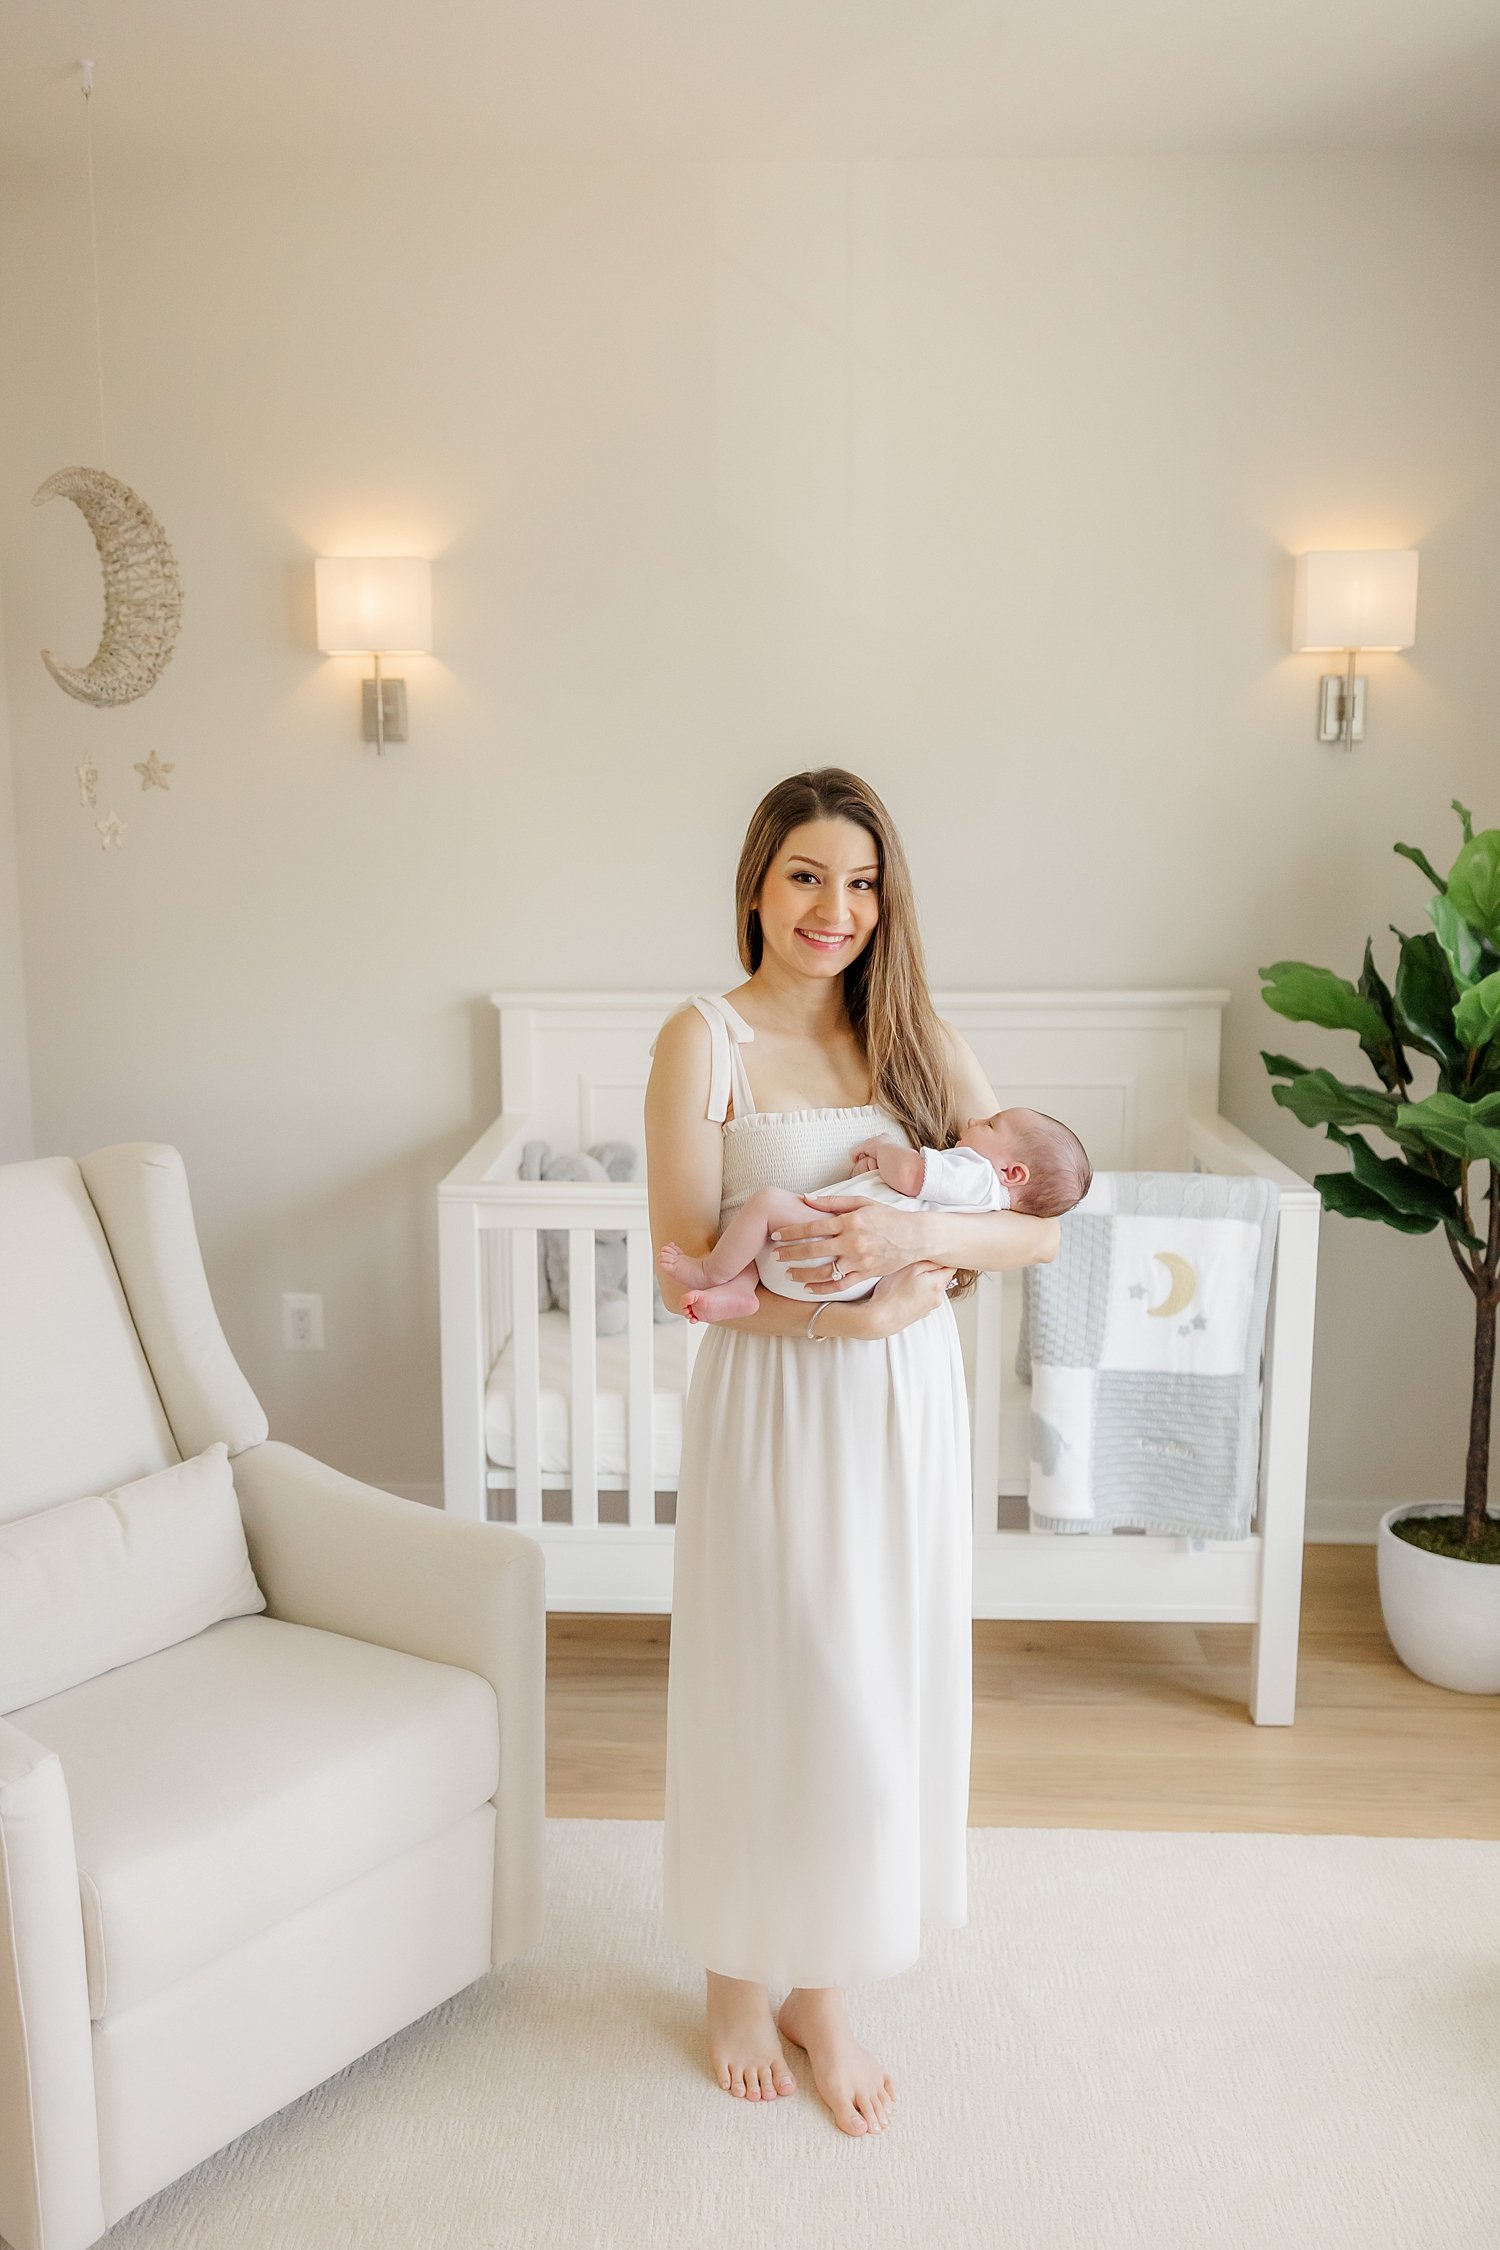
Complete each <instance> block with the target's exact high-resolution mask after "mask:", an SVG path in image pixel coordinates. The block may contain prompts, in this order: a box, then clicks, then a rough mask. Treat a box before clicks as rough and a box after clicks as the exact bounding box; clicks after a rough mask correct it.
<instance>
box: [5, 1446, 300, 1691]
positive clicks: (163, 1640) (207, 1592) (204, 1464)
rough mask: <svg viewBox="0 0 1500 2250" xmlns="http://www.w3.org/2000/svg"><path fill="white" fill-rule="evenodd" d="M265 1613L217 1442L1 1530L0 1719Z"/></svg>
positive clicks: (225, 1453)
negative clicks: (226, 1622)
mask: <svg viewBox="0 0 1500 2250" xmlns="http://www.w3.org/2000/svg"><path fill="white" fill-rule="evenodd" d="M265 1606H266V1597H265V1595H264V1594H263V1593H262V1592H261V1590H260V1588H259V1586H258V1585H257V1584H256V1582H255V1573H254V1571H253V1570H252V1569H251V1568H250V1557H249V1554H248V1552H247V1551H246V1547H245V1530H244V1526H243V1524H242V1523H241V1522H240V1506H239V1501H238V1500H237V1499H236V1498H235V1491H234V1479H233V1477H232V1476H231V1474H230V1470H229V1448H228V1447H227V1446H226V1445H225V1444H224V1443H223V1442H222V1441H221V1442H220V1443H219V1444H217V1445H211V1446H210V1447H209V1448H208V1450H207V1452H205V1453H200V1454H199V1455H198V1456H197V1458H196V1459H195V1460H192V1461H179V1462H177V1463H175V1464H174V1466H173V1467H171V1468H170V1469H158V1470H157V1471H156V1473H155V1475H154V1476H148V1477H138V1478H136V1479H135V1480H134V1481H133V1482H132V1483H130V1484H122V1485H119V1486H117V1487H116V1488H115V1490H114V1491H112V1492H102V1493H97V1494H95V1495H93V1496H92V1497H91V1498H89V1499H84V1500H65V1501H63V1502H62V1503H61V1504H60V1505H58V1506H57V1507H53V1508H44V1509H42V1510H41V1512H40V1513H39V1514H37V1515H34V1516H21V1517H18V1518H17V1519H16V1520H15V1521H14V1522H11V1523H0V1713H4V1712H6V1711H14V1710H17V1709H18V1708H19V1707H20V1706H21V1705H22V1704H26V1703H38V1702H40V1701H41V1699H42V1698H43V1697H44V1696H52V1695H58V1694H60V1693H61V1692H62V1691H63V1689H65V1688H70V1687H76V1686H77V1685H78V1683H79V1681H80V1680H91V1679H93V1678H94V1677H95V1676H96V1674H98V1673H100V1672H108V1671H110V1670H112V1669H113V1667H114V1666H115V1665H117V1664H129V1663H131V1662H132V1661H133V1660H134V1659H135V1658H136V1657H139V1656H151V1655H154V1654H155V1652H156V1650H157V1649H160V1648H166V1647H168V1646H169V1645H170V1644H171V1643H172V1642H173V1641H185V1640H186V1639H187V1638H188V1637H189V1635H190V1634H193V1633H201V1632H202V1631H203V1630H204V1628H205V1626H208V1625H215V1624H217V1623H218V1621H219V1619H220V1618H223V1617H244V1616H246V1615H247V1614H248V1613H249V1612H251V1611H252V1610H260V1609H264V1608H265Z"/></svg>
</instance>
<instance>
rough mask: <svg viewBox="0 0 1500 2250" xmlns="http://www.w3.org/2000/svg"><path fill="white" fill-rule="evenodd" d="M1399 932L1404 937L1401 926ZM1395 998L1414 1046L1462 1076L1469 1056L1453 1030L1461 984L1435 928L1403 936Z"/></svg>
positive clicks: (1397, 1013) (1450, 1072) (1400, 1015)
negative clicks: (1450, 966) (1455, 981)
mask: <svg viewBox="0 0 1500 2250" xmlns="http://www.w3.org/2000/svg"><path fill="white" fill-rule="evenodd" d="M1396 935H1397V936H1398V937H1401V933H1400V931H1399V930H1398V931H1397V932H1396ZM1395 999H1396V1015H1397V1019H1398V1020H1399V1022H1400V1023H1401V1025H1402V1027H1403V1029H1404V1031H1405V1033H1406V1036H1407V1038H1408V1040H1409V1041H1410V1043H1411V1044H1412V1046H1414V1047H1420V1048H1421V1050H1422V1052H1423V1053H1424V1054H1426V1055H1431V1056H1432V1058H1433V1060H1434V1061H1435V1062H1438V1063H1441V1065H1442V1067H1443V1069H1444V1070H1445V1071H1447V1072H1448V1073H1449V1075H1450V1076H1451V1077H1455V1078H1456V1077H1458V1076H1460V1075H1461V1073H1462V1071H1463V1067H1464V1062H1465V1059H1466V1058H1465V1055H1464V1051H1463V1049H1462V1048H1461V1047H1460V1046H1459V1044H1458V1040H1457V1038H1456V1037H1455V1036H1454V1031H1453V1011H1454V1009H1455V1008H1456V1007H1457V1005H1458V986H1457V985H1456V984H1455V983H1454V981H1453V971H1452V970H1451V969H1450V968H1449V966H1448V956H1447V954H1446V953H1445V952H1444V951H1443V949H1442V947H1441V945H1439V943H1438V941H1437V937H1436V935H1435V933H1434V932H1432V931H1430V930H1424V931H1423V932H1422V933H1421V935H1420V936H1418V937H1402V938H1401V961H1400V965H1399V967H1398V968H1397V970H1396V994H1395Z"/></svg>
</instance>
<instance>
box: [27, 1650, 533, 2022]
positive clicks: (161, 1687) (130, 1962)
mask: <svg viewBox="0 0 1500 2250" xmlns="http://www.w3.org/2000/svg"><path fill="white" fill-rule="evenodd" d="M15 1723H16V1725H17V1726H19V1727H22V1728H24V1730H25V1732H26V1734H27V1735H28V1736H29V1737H31V1738H32V1739H33V1740H34V1741H36V1742H39V1743H42V1744H44V1745H46V1746H47V1747H48V1748H50V1749H53V1750H55V1751H56V1752H57V1754H58V1757H59V1758H60V1759H61V1761H62V1767H63V1772H64V1774H65V1776H66V1778H67V1785H68V1795H69V1797H70V1799H71V1801H72V1808H73V1828H74V1836H75V1840H76V1846H77V1857H78V1869H79V1886H80V1890H81V1893H82V1903H83V1929H84V1949H85V1955H86V1960H87V1968H88V1985H89V2007H90V2013H91V2014H92V2016H93V2018H94V2020H95V2021H96V2022H99V2021H102V2020H103V2019H104V2017H105V2016H106V2014H108V2015H110V2016H114V2015H117V2014H119V2013H120V2011H122V2010H123V2009H126V2008H128V2007H130V2006H132V2005H133V2004H134V2003H135V2002H136V2001H138V2000H141V1999H144V1998H146V1997H147V1996H148V1995H149V1994H151V1993H154V1992H158V1991H160V1990H162V1989H163V1987H165V1986H166V1985H168V1984H170V1983H172V1982H173V1981H174V1980H175V1979H176V1978H178V1977H181V1976H186V1975H187V1974H188V1973H189V1972H190V1971H191V1970H194V1969H197V1968H199V1967H201V1966H202V1965H203V1964H204V1963H205V1962H207V1961H211V1960H214V1959H216V1958H217V1957H218V1956H219V1955H220V1954H223V1953H227V1952H228V1951H229V1950H230V1948H231V1947H234V1946H237V1945H241V1944H243V1943H244V1942H245V1941H246V1940H247V1939H249V1938H252V1937H254V1936H256V1935H257V1934H258V1933H259V1932H261V1931H263V1930H266V1929H269V1928H270V1927H271V1926H272V1925H273V1924H275V1923H277V1922H280V1921H281V1920H282V1919H283V1918H284V1917H285V1916H287V1915H290V1914H294V1913H296V1912H297V1911H298V1909H299V1908H301V1907H304V1906H307V1905H310V1904H311V1903H312V1902H313V1901H314V1900H317V1899H320V1898H322V1897H324V1896H325V1895H326V1894H327V1893H329V1892H330V1891H333V1890H336V1889H337V1888H338V1887H339V1886H340V1885H342V1884H344V1883H347V1882H349V1881H351V1880H352V1879H353V1878H354V1877H356V1876H359V1875H363V1874H365V1873H366V1872H367V1871H369V1870H370V1869H372V1868H375V1867H378V1866H380V1865H381V1864H382V1863H383V1862H385V1861H387V1860H390V1859H394V1858H395V1857H396V1856H397V1855H398V1854H399V1853H402V1852H405V1851H407V1850H409V1849H411V1848H412V1847H413V1846H414V1845H417V1844H420V1843H423V1842H425V1841H426V1840H428V1839H429V1838H431V1837H433V1836H436V1835H437V1834H439V1833H440V1832H441V1831H442V1830H444V1829H446V1828H448V1827H450V1826H451V1825H452V1824H453V1823H454V1822H455V1821H458V1820H461V1819H463V1818H464V1817H465V1815H467V1814H469V1813H471V1812H473V1811H474V1810H475V1808H476V1807H477V1806H479V1805H482V1804H484V1803H485V1801H486V1800H487V1799H488V1798H490V1797H492V1796H493V1795H494V1792H495V1789H496V1785H497V1782H498V1777H499V1755H500V1753H499V1725H498V1715H497V1711H496V1704H495V1693H494V1689H493V1688H492V1687H491V1686H490V1684H489V1682H488V1681H487V1680H483V1679H481V1678H480V1677H479V1676H478V1674H477V1673H474V1672H468V1671H464V1670H461V1669H460V1668H459V1667H458V1666H456V1665H450V1664H435V1663H431V1662H429V1661H427V1660H426V1659H425V1658H422V1657H415V1656H406V1655H403V1654H401V1653H400V1652H399V1651H397V1650H394V1649H389V1648H380V1647H377V1646H375V1645H374V1644H372V1643H370V1642H367V1641H358V1640H351V1639H348V1638H346V1637H345V1636H344V1635H343V1634H340V1633H327V1632H322V1631H320V1630H318V1629H316V1628H314V1627H310V1626H306V1625H292V1624H287V1623H285V1622H284V1621H283V1620H281V1619H279V1618H273V1617H266V1616H251V1617H237V1618H230V1619H226V1620H225V1621H224V1622H222V1623H220V1624H217V1625H211V1626H209V1627H208V1629H207V1630H206V1631H205V1632H201V1633H198V1634H195V1635H194V1637H193V1638H192V1639H191V1640H185V1641H179V1642H177V1643H176V1644H175V1645H174V1646H173V1647H171V1648H165V1649H162V1650H160V1651H159V1652H158V1653H157V1654H155V1655H153V1656H147V1657H143V1658H141V1659H140V1661H139V1662H138V1663H134V1664H126V1665H122V1666H120V1667H119V1668H118V1669H117V1670H115V1671H112V1672H106V1673H103V1674H101V1675H100V1677H98V1678H97V1679H92V1680H87V1681H85V1682H83V1683H82V1684H81V1685H80V1686H78V1687H74V1688H69V1689H68V1690H67V1692H66V1693H65V1694H62V1695H54V1696H51V1697H49V1698H48V1699H47V1700H45V1701H44V1702H40V1703H34V1704H31V1705H29V1706H28V1707H27V1708H26V1709H25V1710H24V1711H20V1712H18V1713H17V1714H16V1719H15Z"/></svg>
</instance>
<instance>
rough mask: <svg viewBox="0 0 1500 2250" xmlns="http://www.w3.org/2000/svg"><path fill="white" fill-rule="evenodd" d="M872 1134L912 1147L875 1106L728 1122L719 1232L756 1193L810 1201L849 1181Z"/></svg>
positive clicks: (765, 1112)
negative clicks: (774, 1190)
mask: <svg viewBox="0 0 1500 2250" xmlns="http://www.w3.org/2000/svg"><path fill="white" fill-rule="evenodd" d="M872 1133H890V1134H891V1135H893V1137H894V1138H895V1139H896V1140H898V1141H901V1142H903V1143H904V1144H905V1145H906V1146H907V1147H908V1148H909V1147H910V1146H911V1145H912V1142H911V1135H910V1134H909V1133H908V1132H907V1131H906V1130H905V1128H904V1126H902V1125H900V1124H899V1123H898V1122H897V1120H896V1119H895V1118H894V1117H892V1116H891V1115H890V1113H889V1111H888V1110H884V1109H881V1108H880V1107H879V1105H878V1104H877V1103H875V1102H868V1103H864V1104H862V1105H861V1106H860V1107H859V1108H855V1109H785V1110H777V1109H753V1110H751V1111H750V1113H749V1115H748V1116H746V1117H731V1118H730V1119H729V1121H728V1122H727V1124H726V1125H725V1126H724V1194H723V1200H722V1202H721V1203H720V1206H719V1225H720V1227H721V1228H722V1227H723V1226H724V1223H725V1221H726V1220H728V1219H731V1218H733V1216H734V1214H735V1212H736V1211H737V1210H738V1209H739V1207H740V1205H741V1204H742V1203H743V1202H744V1200H745V1198H746V1196H747V1195H753V1194H754V1192H755V1190H756V1189H757V1188H761V1187H783V1188H790V1189H791V1191H792V1193H793V1194H794V1195H815V1194H816V1193H817V1191H818V1189H819V1188H825V1187H829V1186H831V1185H832V1183H833V1181H835V1180H846V1179H848V1177H849V1174H850V1173H851V1172H852V1171H853V1169H854V1151H855V1150H856V1149H857V1148H858V1147H859V1144H860V1142H861V1141H867V1140H868V1139H869V1138H870V1135H871V1134H872Z"/></svg>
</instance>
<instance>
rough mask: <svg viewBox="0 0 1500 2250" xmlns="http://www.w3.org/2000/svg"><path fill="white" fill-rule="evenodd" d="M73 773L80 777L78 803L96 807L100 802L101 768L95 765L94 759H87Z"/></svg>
mask: <svg viewBox="0 0 1500 2250" xmlns="http://www.w3.org/2000/svg"><path fill="white" fill-rule="evenodd" d="M73 771H74V772H75V773H76V774H77V776H78V802H79V803H80V805H96V804H97V803H98V802H99V796H98V791H99V768H98V767H97V766H96V765H95V763H94V761H93V759H92V758H85V759H84V761H83V764H82V765H81V766H75V767H74V769H73Z"/></svg>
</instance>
